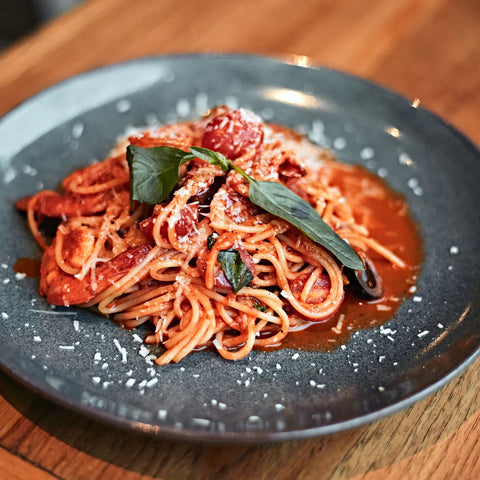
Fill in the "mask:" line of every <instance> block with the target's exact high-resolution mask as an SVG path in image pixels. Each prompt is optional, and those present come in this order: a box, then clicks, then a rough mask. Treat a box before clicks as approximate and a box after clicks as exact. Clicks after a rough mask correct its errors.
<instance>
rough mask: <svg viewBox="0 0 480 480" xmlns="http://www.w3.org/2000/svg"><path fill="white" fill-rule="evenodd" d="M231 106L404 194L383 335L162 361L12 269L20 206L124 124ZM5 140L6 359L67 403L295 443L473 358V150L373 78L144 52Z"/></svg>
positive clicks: (30, 108)
mask: <svg viewBox="0 0 480 480" xmlns="http://www.w3.org/2000/svg"><path fill="white" fill-rule="evenodd" d="M222 103H227V104H230V105H233V106H236V105H237V104H238V105H241V106H243V107H247V108H251V109H253V110H254V111H255V112H257V113H258V114H259V115H261V116H262V117H263V118H264V119H265V120H267V121H268V120H274V121H275V122H276V123H281V124H285V125H288V126H290V127H294V128H299V129H300V130H303V131H305V132H308V133H309V134H310V137H311V138H312V140H313V141H316V142H317V143H320V144H322V145H325V146H328V147H330V148H332V149H333V150H334V151H335V153H336V154H337V155H338V157H340V159H342V160H344V161H347V162H357V163H361V164H364V165H366V166H367V168H369V169H372V170H374V171H376V172H377V173H379V174H380V175H382V176H385V178H386V180H387V181H388V182H389V183H390V184H391V186H392V187H393V188H395V189H396V190H399V191H400V192H402V193H403V194H404V195H405V196H406V198H407V200H408V202H409V204H410V207H411V210H412V212H413V215H414V216H415V218H416V219H417V221H418V222H419V224H420V226H421V230H422V235H423V238H424V242H425V251H426V259H425V263H424V267H423V271H422V274H421V277H420V279H419V281H418V291H417V292H416V293H415V295H414V296H413V297H412V298H411V299H409V300H408V301H406V302H405V303H404V304H403V305H402V307H401V308H400V310H399V312H398V314H397V316H396V317H395V318H394V319H393V320H392V321H390V322H389V323H388V324H387V325H385V328H383V329H378V328H376V329H373V330H368V331H360V332H357V333H356V334H355V335H354V336H353V338H352V339H351V341H350V343H349V344H348V345H346V346H345V347H343V348H339V349H337V350H336V351H334V352H333V353H330V354H326V353H321V352H295V351H292V350H288V349H285V350H280V351H276V352H271V353H262V352H254V353H253V354H251V355H250V356H249V357H248V358H247V359H244V360H242V361H238V362H235V363H231V362H227V361H224V360H222V359H221V358H219V357H218V356H217V355H215V354H213V353H211V352H201V353H197V354H195V355H191V356H189V357H188V358H186V359H185V360H184V361H182V362H181V364H179V365H171V366H167V367H155V368H152V366H151V365H149V363H148V361H147V360H148V357H147V358H145V357H144V356H143V355H142V351H143V350H142V347H141V344H140V343H138V342H137V341H136V339H135V338H136V337H135V335H134V332H129V331H125V330H121V329H119V328H118V327H117V326H116V325H114V324H113V323H111V322H110V321H108V320H106V319H103V318H99V317H98V316H95V315H93V314H91V313H89V312H87V311H81V310H79V309H72V310H67V309H64V308H51V307H50V306H49V305H48V304H47V303H46V302H45V300H44V299H43V298H41V297H40V296H39V295H38V293H37V279H29V278H24V279H20V278H17V277H18V276H16V275H15V272H14V271H13V270H12V266H13V264H14V262H15V261H16V260H17V259H18V258H20V257H37V258H39V256H40V254H39V250H38V249H37V247H36V245H35V243H34V241H33V240H32V237H31V235H30V234H29V232H28V230H27V226H26V222H25V219H24V218H23V217H22V215H20V214H18V213H17V212H15V211H14V209H13V203H14V201H15V200H16V199H18V198H19V197H22V196H24V195H28V194H31V193H32V192H35V191H37V190H39V189H41V188H55V187H56V186H57V185H58V183H59V180H60V179H62V178H63V177H64V176H65V175H66V174H68V173H69V172H71V171H72V170H73V169H74V168H77V167H80V166H83V165H85V164H86V163H88V162H90V161H91V160H92V159H93V158H96V159H101V158H103V157H104V156H105V155H106V153H107V152H108V150H109V149H110V148H111V147H112V146H113V145H114V144H115V142H116V139H117V137H118V135H120V134H122V132H124V131H125V130H126V129H128V127H129V126H132V125H135V126H140V125H145V124H149V123H152V122H173V121H177V120H179V119H182V118H186V117H194V116H196V115H197V114H199V113H201V112H203V111H204V110H206V108H207V107H209V106H213V105H216V104H222ZM0 145H1V146H2V148H1V151H0V183H1V184H2V187H1V194H0V196H1V200H0V225H2V242H1V245H0V285H1V290H0V312H1V317H0V363H1V366H2V368H3V369H4V370H5V371H6V372H8V373H9V374H11V375H12V376H13V377H15V378H17V379H19V380H20V381H22V382H23V383H24V384H26V385H28V386H29V387H30V388H32V389H34V390H36V391H37V392H40V393H42V394H43V395H45V396H47V397H49V398H50V399H52V400H54V401H57V402H58V403H61V404H62V405H65V406H67V407H71V408H74V409H76V410H79V411H81V412H83V413H85V414H87V415H91V416H93V417H96V418H98V419H101V420H106V421H108V422H111V423H114V424H116V425H120V426H124V427H127V428H132V429H137V430H141V431H144V432H149V433H152V434H154V435H164V436H170V437H176V438H182V439H186V438H189V439H202V440H212V441H264V440H282V439H292V438H300V437H308V436H313V435H321V434H326V433H331V432H336V431H339V430H343V429H346V428H351V427H355V426H358V425H361V424H364V423H366V422H369V421H372V420H375V419H377V418H380V417H382V416H384V415H387V414H390V413H392V412H395V411H397V410H399V409H400V408H403V407H405V406H407V405H410V404H412V403H413V402H415V401H416V400H418V399H419V398H421V397H423V396H425V395H427V394H429V393H431V392H433V391H434V390H435V389H437V388H439V387H440V386H441V385H443V384H445V383H446V382H447V381H448V380H450V379H451V378H452V377H453V376H454V375H456V374H458V373H459V372H460V371H461V370H462V369H463V368H465V367H466V366H467V365H468V364H469V363H470V362H472V361H473V359H474V358H475V357H476V356H478V354H479V340H480V318H479V301H480V298H479V291H480V289H479V284H480V275H479V274H478V272H479V271H480V262H479V258H480V256H479V253H478V252H479V247H480V240H479V239H480V216H479V212H480V209H479V206H480V193H479V192H480V189H479V188H478V179H479V178H480V155H479V152H478V150H477V149H476V148H475V146H474V145H473V144H471V143H470V142H469V141H468V140H467V139H466V138H465V137H464V136H462V135H461V134H460V133H458V132H456V131H455V130H454V129H452V128H451V127H449V126H448V125H446V124H445V123H444V122H443V121H442V120H440V119H438V118H437V117H435V116H434V115H432V114H430V113H428V112H427V111H425V110H423V109H421V108H414V107H412V106H411V105H410V103H409V102H408V101H407V100H405V99H404V98H401V97H399V96H397V95H395V94H393V93H391V92H388V91H386V90H384V89H382V88H380V87H378V86H376V85H373V84H371V83H368V82H366V81H364V80H361V79H358V78H355V77H352V76H349V75H345V74H343V73H339V72H336V71H332V70H328V69H324V68H320V69H314V68H303V67H299V66H295V65H291V64H286V63H284V62H281V61H278V60H273V59H267V58H259V57H250V56H214V55H201V56H184V57H183V56H180V57H162V58H147V59H142V60H138V61H133V62H129V63H124V64H120V65H114V66H110V67H107V68H104V69H100V70H96V71H93V72H90V73H86V74H84V75H80V76H78V77H75V78H72V79H70V80H68V81H66V82H63V83H61V84H59V85H57V86H55V87H53V88H50V89H49V90H47V91H45V92H43V93H41V94H39V95H37V96H36V97H34V98H32V99H31V100H29V101H27V102H26V103H24V104H23V105H21V106H20V107H18V108H17V109H16V110H14V111H13V112H11V113H9V114H8V115H7V116H6V117H4V118H3V120H1V122H0ZM137 333H140V335H142V332H137ZM118 346H120V347H122V348H124V349H125V351H126V354H127V361H126V363H122V355H121V354H120V351H119V349H118V348H117V347H118Z"/></svg>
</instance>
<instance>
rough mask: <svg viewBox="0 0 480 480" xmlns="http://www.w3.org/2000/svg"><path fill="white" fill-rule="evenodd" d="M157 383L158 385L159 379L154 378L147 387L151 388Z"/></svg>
mask: <svg viewBox="0 0 480 480" xmlns="http://www.w3.org/2000/svg"><path fill="white" fill-rule="evenodd" d="M157 383H158V378H152V379H151V380H149V381H148V382H147V383H146V386H147V387H149V388H150V387H153V386H154V385H156V384H157Z"/></svg>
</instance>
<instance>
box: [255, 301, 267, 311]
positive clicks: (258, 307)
mask: <svg viewBox="0 0 480 480" xmlns="http://www.w3.org/2000/svg"><path fill="white" fill-rule="evenodd" d="M255 308H256V309H257V310H260V311H261V312H263V313H265V312H266V311H267V310H268V307H267V306H266V305H260V304H259V303H257V304H256V305H255Z"/></svg>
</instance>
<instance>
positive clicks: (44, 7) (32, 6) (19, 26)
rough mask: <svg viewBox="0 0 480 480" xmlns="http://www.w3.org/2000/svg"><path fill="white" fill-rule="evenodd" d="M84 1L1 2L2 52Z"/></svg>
mask: <svg viewBox="0 0 480 480" xmlns="http://www.w3.org/2000/svg"><path fill="white" fill-rule="evenodd" d="M81 2H82V0H0V50H2V49H4V48H5V47H7V46H8V45H10V44H11V43H12V42H14V41H15V40H17V39H18V38H20V37H21V36H23V35H25V34H27V33H30V32H31V31H33V30H34V29H35V28H37V27H38V26H39V25H41V24H42V23H44V22H46V21H47V20H50V19H52V18H55V17H57V16H59V15H61V14H62V13H64V12H66V11H68V10H70V9H71V8H72V7H74V6H76V5H78V4H79V3H81Z"/></svg>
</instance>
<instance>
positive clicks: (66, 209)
mask: <svg viewBox="0 0 480 480" xmlns="http://www.w3.org/2000/svg"><path fill="white" fill-rule="evenodd" d="M112 196H113V195H112V193H111V192H100V193H94V194H90V195H77V194H71V193H70V194H64V195H60V194H58V193H56V192H53V191H49V190H44V191H42V192H40V193H38V194H37V195H35V196H34V197H25V198H22V199H20V200H18V201H17V202H16V203H15V208H16V209H17V210H20V211H24V212H26V211H28V208H29V203H30V202H32V205H31V206H32V208H33V210H34V211H35V212H36V213H40V214H41V215H44V216H46V217H58V218H62V217H79V216H84V215H95V214H97V213H100V212H103V211H105V209H106V208H107V206H108V204H109V202H110V200H111V199H112Z"/></svg>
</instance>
